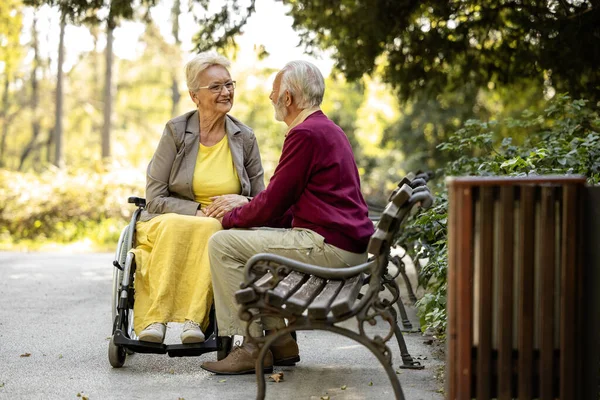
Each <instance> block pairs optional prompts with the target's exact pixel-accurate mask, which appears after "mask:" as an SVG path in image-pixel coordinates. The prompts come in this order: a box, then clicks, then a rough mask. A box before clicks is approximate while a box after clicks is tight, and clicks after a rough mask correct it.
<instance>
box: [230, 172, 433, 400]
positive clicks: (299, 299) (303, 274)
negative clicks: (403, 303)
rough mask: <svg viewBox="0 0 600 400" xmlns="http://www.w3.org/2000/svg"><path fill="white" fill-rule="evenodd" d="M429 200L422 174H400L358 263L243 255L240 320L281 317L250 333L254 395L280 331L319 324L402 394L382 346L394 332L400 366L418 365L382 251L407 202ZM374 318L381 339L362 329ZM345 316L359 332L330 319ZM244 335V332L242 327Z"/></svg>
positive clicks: (407, 209) (260, 389)
mask: <svg viewBox="0 0 600 400" xmlns="http://www.w3.org/2000/svg"><path fill="white" fill-rule="evenodd" d="M415 181H416V182H415ZM411 185H412V186H415V187H414V188H413V187H411ZM432 201H433V198H432V196H431V193H430V192H429V189H428V188H427V186H426V185H425V181H424V180H417V179H413V180H411V179H410V178H405V179H403V180H402V182H400V185H399V187H398V188H397V189H396V190H395V191H394V192H393V193H392V195H391V196H390V203H389V204H388V205H387V206H386V207H385V210H384V212H383V213H382V215H381V219H380V220H379V222H378V224H377V228H376V230H375V233H374V234H373V236H372V237H371V239H370V242H369V246H368V251H369V253H370V254H372V256H373V257H372V259H371V260H370V261H368V262H366V263H364V264H361V265H357V266H353V267H348V268H340V269H333V268H324V267H320V266H316V265H311V264H306V263H301V262H297V261H295V260H291V259H288V258H285V257H281V256H277V255H274V254H266V253H262V254H257V255H255V256H254V257H252V258H251V259H250V260H249V261H248V263H247V264H246V267H245V281H244V283H242V285H241V289H240V290H239V291H237V292H236V300H237V302H238V304H240V305H241V308H240V317H241V319H242V320H244V321H247V322H248V325H250V323H252V322H253V321H255V320H260V319H261V318H263V317H266V316H270V317H281V318H285V319H286V320H287V321H288V325H287V327H286V328H284V329H281V330H279V331H277V332H271V333H270V334H268V335H267V336H265V337H260V338H250V340H252V341H255V342H257V343H258V344H259V345H260V346H262V348H261V351H260V354H259V357H258V361H257V367H256V371H257V372H256V375H257V383H258V393H257V398H258V399H263V398H264V396H265V381H264V373H263V363H264V357H265V355H266V354H267V350H268V348H269V347H270V346H271V344H272V343H273V342H274V341H275V340H276V339H277V338H279V337H280V336H283V335H285V334H288V333H291V332H294V331H297V330H326V331H329V332H335V333H338V334H341V335H344V336H346V337H348V338H350V339H353V340H355V341H357V342H358V343H361V344H362V345H364V346H365V347H367V348H368V349H369V350H371V352H372V353H373V354H374V355H375V356H376V357H377V359H378V360H379V361H380V363H381V364H382V366H383V367H384V368H385V371H386V373H387V375H388V378H389V379H390V382H391V384H392V386H393V389H394V393H395V396H396V398H397V399H404V394H403V392H402V387H401V385H400V382H399V380H398V376H397V375H396V373H395V371H394V369H393V368H392V359H391V352H390V349H389V348H388V346H387V345H386V343H387V342H388V340H390V339H391V337H392V336H394V335H396V338H397V340H398V344H399V346H400V351H401V354H402V358H403V361H404V366H409V367H417V368H422V367H421V366H420V365H418V363H415V362H414V361H413V360H412V357H410V355H409V354H408V351H407V349H406V343H405V342H404V337H403V336H402V332H401V331H400V328H399V327H398V319H397V314H396V312H395V310H394V308H393V305H394V304H395V303H396V302H397V301H398V299H399V295H400V290H399V288H398V286H397V284H396V282H395V280H394V277H393V276H391V275H390V274H389V273H388V270H387V269H388V262H389V258H388V257H389V249H390V244H391V243H392V241H393V238H394V237H395V236H396V234H397V232H398V231H399V230H400V228H401V225H402V223H403V222H404V221H405V219H406V218H407V217H408V215H409V213H410V212H411V210H412V208H413V207H414V206H415V205H417V204H420V205H421V206H422V207H429V206H430V205H431V203H432ZM385 289H387V291H389V293H391V297H392V298H391V299H389V298H386V297H384V296H383V295H382V292H383V291H384V290H385ZM376 317H380V318H382V319H383V320H384V321H386V322H387V323H388V324H389V331H388V332H387V334H386V335H385V336H384V337H381V336H379V335H376V336H374V337H372V338H371V337H369V336H368V335H367V333H366V331H365V323H368V324H370V325H374V324H375V318H376ZM350 318H355V319H356V321H357V326H358V332H355V331H353V330H350V329H347V328H344V327H340V326H338V325H337V324H338V323H340V322H342V321H346V320H348V319H350ZM247 336H248V337H250V333H249V331H247Z"/></svg>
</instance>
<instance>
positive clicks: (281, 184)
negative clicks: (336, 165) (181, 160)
mask: <svg viewBox="0 0 600 400" xmlns="http://www.w3.org/2000/svg"><path fill="white" fill-rule="evenodd" d="M313 146H314V144H311V133H310V131H307V130H303V129H294V130H292V131H291V132H290V133H289V134H288V136H287V138H286V139H285V142H284V143H283V150H282V152H281V158H280V159H279V164H277V168H276V169H275V173H274V174H273V177H272V178H271V181H270V183H269V185H268V186H267V188H266V189H265V190H263V191H262V192H260V193H259V194H258V195H257V196H255V197H254V198H253V199H252V201H251V202H250V203H248V204H246V205H244V206H243V207H238V208H234V209H233V210H231V211H230V212H229V213H227V214H225V216H224V217H223V222H222V224H223V228H225V229H228V228H251V227H257V226H269V225H270V224H271V223H272V222H273V221H274V220H277V219H280V218H281V217H282V216H283V215H284V214H286V212H287V211H288V210H289V209H290V208H291V207H292V206H293V205H294V204H295V203H296V201H297V200H298V199H299V198H300V196H301V195H302V192H303V191H304V188H305V187H306V185H307V183H308V180H309V177H310V174H311V172H312V171H311V170H312V167H313V149H314V147H313Z"/></svg>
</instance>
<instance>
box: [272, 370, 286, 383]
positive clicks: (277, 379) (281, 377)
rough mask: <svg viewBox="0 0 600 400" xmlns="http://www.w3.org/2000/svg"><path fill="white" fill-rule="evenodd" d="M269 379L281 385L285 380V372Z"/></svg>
mask: <svg viewBox="0 0 600 400" xmlns="http://www.w3.org/2000/svg"><path fill="white" fill-rule="evenodd" d="M269 378H271V379H273V381H275V382H276V383H279V382H281V381H282V380H283V372H279V373H276V374H273V375H271V376H269Z"/></svg>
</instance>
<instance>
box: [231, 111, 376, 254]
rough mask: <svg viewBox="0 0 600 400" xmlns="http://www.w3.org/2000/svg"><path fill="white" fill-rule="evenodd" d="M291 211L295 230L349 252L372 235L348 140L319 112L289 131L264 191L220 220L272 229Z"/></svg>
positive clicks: (361, 248) (362, 248) (359, 249)
mask: <svg viewBox="0 0 600 400" xmlns="http://www.w3.org/2000/svg"><path fill="white" fill-rule="evenodd" d="M286 212H288V214H290V213H291V216H292V218H293V219H292V224H291V226H292V227H294V228H306V229H310V230H313V231H315V232H317V233H318V234H320V235H322V236H323V237H324V238H325V242H326V243H329V244H331V245H333V246H336V247H338V248H340V249H343V250H347V251H350V252H353V253H363V252H364V251H366V249H367V244H368V243H369V237H370V236H371V234H372V233H373V223H372V222H371V221H370V220H369V218H368V210H367V205H366V203H365V200H364V199H363V197H362V194H361V192H360V179H359V176H358V170H357V168H356V163H355V161H354V155H353V153H352V148H351V147H350V142H349V141H348V138H347V137H346V135H345V134H344V132H343V131H342V129H341V128H340V127H339V126H337V125H336V124H334V123H333V122H332V121H331V120H330V119H329V118H327V117H326V116H325V114H323V112H321V111H317V112H315V113H313V114H311V115H309V116H308V118H306V120H304V122H302V123H301V124H299V125H298V126H296V127H295V128H293V129H292V130H291V131H290V132H289V133H288V135H287V137H286V138H285V141H284V142H283V150H282V153H281V158H280V159H279V164H277V168H276V169H275V173H274V175H273V177H272V178H271V181H270V183H269V185H268V186H267V188H266V189H265V190H264V191H262V192H260V193H259V194H258V195H257V196H256V197H254V198H253V199H252V201H251V202H250V203H248V204H246V205H244V206H242V207H239V208H235V209H233V210H231V211H230V212H229V213H227V214H225V216H224V217H223V228H225V229H227V228H250V227H260V226H273V225H275V224H276V222H275V221H278V220H279V221H281V220H282V218H285V214H286Z"/></svg>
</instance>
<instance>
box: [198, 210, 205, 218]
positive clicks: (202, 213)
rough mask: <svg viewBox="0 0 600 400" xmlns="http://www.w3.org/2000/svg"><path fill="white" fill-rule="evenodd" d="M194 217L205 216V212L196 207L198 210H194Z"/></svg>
mask: <svg viewBox="0 0 600 400" xmlns="http://www.w3.org/2000/svg"><path fill="white" fill-rule="evenodd" d="M196 217H206V214H204V212H203V211H202V210H201V209H198V211H196Z"/></svg>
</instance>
